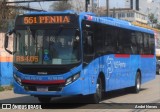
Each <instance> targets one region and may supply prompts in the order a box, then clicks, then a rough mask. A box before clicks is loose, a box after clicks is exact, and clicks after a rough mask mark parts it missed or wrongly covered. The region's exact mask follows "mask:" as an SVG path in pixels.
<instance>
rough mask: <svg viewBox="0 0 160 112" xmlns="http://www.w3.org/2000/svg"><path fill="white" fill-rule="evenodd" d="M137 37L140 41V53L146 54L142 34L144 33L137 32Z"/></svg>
mask: <svg viewBox="0 0 160 112" xmlns="http://www.w3.org/2000/svg"><path fill="white" fill-rule="evenodd" d="M136 37H137V42H138V50H139V54H144V50H143V36H142V33H140V32H137V33H136Z"/></svg>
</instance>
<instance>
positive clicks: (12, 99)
mask: <svg viewBox="0 0 160 112" xmlns="http://www.w3.org/2000/svg"><path fill="white" fill-rule="evenodd" d="M87 101H88V97H82V96H74V97H73V96H72V97H62V98H53V99H52V103H53V104H52V105H53V106H54V107H55V109H54V110H55V111H56V112H57V111H63V112H64V109H65V111H68V112H70V111H71V110H72V111H73V109H74V111H75V112H104V111H107V112H117V109H118V112H150V111H151V112H158V111H160V110H157V109H152V110H150V109H134V108H129V109H125V108H128V107H130V106H131V107H135V105H136V104H137V105H138V106H139V104H138V103H149V104H153V106H154V103H160V75H157V76H156V79H155V80H152V81H150V82H148V83H145V84H143V85H142V90H141V91H140V93H138V94H134V93H132V92H130V91H129V90H128V89H127V90H126V89H123V90H117V91H112V92H107V93H106V96H105V97H104V99H103V100H102V101H101V102H100V103H101V104H98V105H93V104H87ZM0 103H39V101H38V99H37V98H35V97H33V96H26V95H19V94H14V93H13V91H4V92H0ZM64 103H65V104H64ZM130 103H131V105H130ZM133 103H135V104H133ZM132 104H133V105H132ZM128 105H129V106H128ZM140 105H141V104H140ZM115 108H116V109H115ZM54 110H51V109H50V110H47V111H52V112H53V111H54ZM3 111H4V110H3ZM8 111H9V110H5V112H8ZM35 111H36V110H35ZM41 111H45V110H40V111H39V112H41Z"/></svg>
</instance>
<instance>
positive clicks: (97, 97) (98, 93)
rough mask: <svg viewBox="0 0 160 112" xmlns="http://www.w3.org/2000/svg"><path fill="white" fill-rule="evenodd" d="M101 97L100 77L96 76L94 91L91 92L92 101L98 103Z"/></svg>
mask: <svg viewBox="0 0 160 112" xmlns="http://www.w3.org/2000/svg"><path fill="white" fill-rule="evenodd" d="M101 99H102V79H101V78H100V77H98V79H97V83H96V93H95V94H93V103H99V102H100V101H101Z"/></svg>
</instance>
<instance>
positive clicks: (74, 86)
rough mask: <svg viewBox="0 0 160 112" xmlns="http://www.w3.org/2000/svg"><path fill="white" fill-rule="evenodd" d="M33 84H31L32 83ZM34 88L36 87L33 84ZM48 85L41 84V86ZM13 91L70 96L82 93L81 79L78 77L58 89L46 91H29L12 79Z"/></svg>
mask: <svg viewBox="0 0 160 112" xmlns="http://www.w3.org/2000/svg"><path fill="white" fill-rule="evenodd" d="M32 86H33V85H32ZM34 86H35V88H36V87H37V86H36V85H34ZM45 86H46V87H48V86H50V85H43V87H45ZM14 93H17V94H29V95H33V96H38V95H48V96H53V97H54V96H70V95H79V94H81V95H82V94H83V93H82V80H81V79H80V78H78V79H77V80H76V81H74V82H73V83H71V84H69V85H67V86H63V87H62V89H61V90H60V91H47V92H39V91H30V90H26V89H25V86H21V85H19V84H18V83H17V82H16V81H14Z"/></svg>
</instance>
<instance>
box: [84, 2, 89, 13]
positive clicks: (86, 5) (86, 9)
mask: <svg viewBox="0 0 160 112" xmlns="http://www.w3.org/2000/svg"><path fill="white" fill-rule="evenodd" d="M88 4H90V0H85V12H87V11H88Z"/></svg>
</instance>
